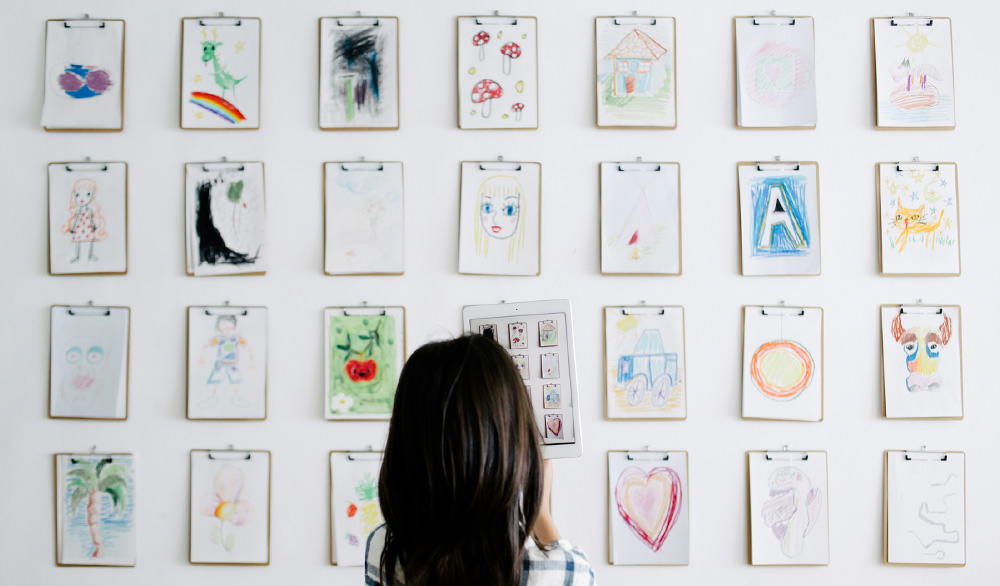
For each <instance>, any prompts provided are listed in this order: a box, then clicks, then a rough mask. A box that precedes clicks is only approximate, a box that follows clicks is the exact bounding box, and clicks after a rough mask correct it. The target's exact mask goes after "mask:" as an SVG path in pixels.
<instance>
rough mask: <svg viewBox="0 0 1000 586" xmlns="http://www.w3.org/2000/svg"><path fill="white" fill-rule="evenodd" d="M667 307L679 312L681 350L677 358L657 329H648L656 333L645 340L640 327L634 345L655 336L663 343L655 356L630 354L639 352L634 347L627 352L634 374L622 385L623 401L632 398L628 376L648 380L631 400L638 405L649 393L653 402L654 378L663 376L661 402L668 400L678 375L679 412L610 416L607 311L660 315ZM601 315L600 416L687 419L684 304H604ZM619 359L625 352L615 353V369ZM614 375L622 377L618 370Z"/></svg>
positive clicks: (649, 342) (650, 341)
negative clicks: (602, 340) (619, 354)
mask: <svg viewBox="0 0 1000 586" xmlns="http://www.w3.org/2000/svg"><path fill="white" fill-rule="evenodd" d="M668 311H670V312H671V313H673V312H675V311H679V312H680V320H681V344H682V348H681V351H682V356H681V358H680V359H679V360H678V359H677V356H676V354H677V353H676V352H669V350H670V348H667V347H666V345H664V344H663V341H662V337H661V336H659V333H660V332H659V331H658V330H651V331H652V332H653V333H655V334H657V336H656V337H655V338H654V337H653V336H649V337H648V340H647V336H646V332H645V331H644V332H643V333H642V335H641V336H640V338H639V340H638V341H637V342H636V345H635V346H636V348H638V347H640V346H645V345H650V346H655V345H656V344H657V339H658V340H659V345H660V346H661V347H663V353H662V354H661V355H660V356H655V357H653V356H648V357H647V356H633V355H638V354H640V352H637V351H636V349H633V350H632V353H633V355H629V356H628V358H630V359H632V360H629V361H628V364H629V365H630V367H631V368H633V369H634V370H633V372H632V374H634V375H635V376H633V377H630V380H629V381H628V384H627V386H626V389H625V393H626V402H627V404H629V405H632V401H630V400H629V398H628V394H629V389H628V386H629V385H631V384H632V380H634V379H637V378H640V377H641V378H643V379H645V380H646V381H648V382H646V384H645V385H644V386H643V390H642V393H641V396H640V397H639V400H638V401H637V402H636V403H635V405H636V406H638V405H641V404H642V403H643V402H645V401H646V400H647V399H646V396H647V395H648V396H649V399H648V400H649V403H650V405H651V406H654V405H653V397H654V394H655V393H656V392H657V391H660V389H659V388H658V387H659V385H658V384H657V381H660V380H663V381H666V389H665V390H666V391H667V397H664V398H663V399H662V400H663V401H664V406H666V404H667V402H669V400H670V399H669V396H670V394H672V389H673V387H674V386H677V384H676V383H677V379H679V378H681V382H682V383H683V387H682V389H681V397H682V403H683V408H682V414H681V415H680V416H676V415H673V416H671V415H666V414H664V415H661V416H652V415H650V416H648V417H621V416H619V417H612V416H611V401H612V395H613V394H615V390H616V389H614V388H609V385H611V372H610V366H611V365H610V363H609V361H608V346H609V344H610V343H611V339H610V334H609V332H610V329H609V328H610V324H609V323H608V317H609V316H610V315H612V314H617V312H621V315H622V316H625V315H630V314H632V315H636V314H646V315H661V316H666V315H667V312H668ZM603 317H604V344H603V354H602V355H603V362H604V390H605V392H604V419H605V420H606V421H663V420H667V421H685V420H686V419H687V387H688V370H687V330H686V328H685V323H684V321H685V320H684V307H683V306H682V305H645V304H643V305H639V306H605V307H604V311H603ZM671 355H673V359H672V360H671ZM623 361H625V356H621V357H619V359H618V366H617V367H616V370H617V369H618V368H622V366H623V364H622V363H623ZM661 365H662V366H661ZM644 367H645V368H644ZM678 369H679V370H680V372H678ZM638 371H641V372H638ZM654 371H656V372H654ZM660 371H662V372H660ZM616 376H617V380H618V381H621V380H622V379H621V377H622V374H621V373H618V372H616ZM682 377H683V378H682ZM640 384H641V383H640ZM659 402H660V400H659V399H658V400H657V401H656V403H659ZM654 407H655V406H654Z"/></svg>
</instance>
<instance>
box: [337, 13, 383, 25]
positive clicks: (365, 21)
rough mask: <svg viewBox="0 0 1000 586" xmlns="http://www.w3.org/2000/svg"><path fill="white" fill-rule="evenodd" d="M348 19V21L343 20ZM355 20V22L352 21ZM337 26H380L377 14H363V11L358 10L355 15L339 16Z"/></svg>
mask: <svg viewBox="0 0 1000 586" xmlns="http://www.w3.org/2000/svg"><path fill="white" fill-rule="evenodd" d="M343 21H347V22H343ZM351 21H354V22H351ZM337 26H378V17H377V16H368V17H364V16H361V11H360V10H358V11H357V12H355V13H354V16H341V17H338V18H337Z"/></svg>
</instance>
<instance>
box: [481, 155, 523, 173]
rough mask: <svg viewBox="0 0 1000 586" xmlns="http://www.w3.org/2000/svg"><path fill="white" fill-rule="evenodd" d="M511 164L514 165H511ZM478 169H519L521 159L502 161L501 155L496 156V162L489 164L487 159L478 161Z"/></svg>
mask: <svg viewBox="0 0 1000 586" xmlns="http://www.w3.org/2000/svg"><path fill="white" fill-rule="evenodd" d="M511 165H514V166H513V167H511ZM479 170H480V171H520V170H521V161H507V162H504V160H503V157H497V162H496V163H495V164H491V163H489V162H487V161H482V162H480V163H479Z"/></svg>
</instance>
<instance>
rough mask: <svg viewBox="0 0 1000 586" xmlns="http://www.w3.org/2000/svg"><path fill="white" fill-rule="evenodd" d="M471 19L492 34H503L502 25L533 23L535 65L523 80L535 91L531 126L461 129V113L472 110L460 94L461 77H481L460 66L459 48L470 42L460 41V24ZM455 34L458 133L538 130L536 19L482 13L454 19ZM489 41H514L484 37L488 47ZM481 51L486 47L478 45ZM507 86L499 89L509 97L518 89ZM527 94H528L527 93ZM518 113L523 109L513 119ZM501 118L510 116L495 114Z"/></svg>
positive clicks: (461, 90) (510, 85) (462, 127)
mask: <svg viewBox="0 0 1000 586" xmlns="http://www.w3.org/2000/svg"><path fill="white" fill-rule="evenodd" d="M470 20H471V21H473V23H474V26H476V27H483V28H484V30H485V31H487V32H488V33H493V32H494V31H497V32H502V31H501V30H500V29H499V27H500V26H503V25H504V24H506V25H508V26H516V25H517V23H518V21H531V22H532V23H533V28H534V33H535V34H534V36H535V38H534V40H533V44H534V48H535V59H534V61H535V62H534V67H535V75H534V78H530V77H529V78H525V79H524V80H523V81H524V82H525V83H527V84H530V85H532V86H533V89H534V94H535V108H536V109H537V110H539V111H538V112H536V113H535V125H534V126H498V125H496V123H494V125H493V126H479V127H473V126H462V112H463V111H471V109H470V108H469V106H470V105H472V104H470V103H469V102H468V101H467V100H466V99H464V98H465V97H466V95H465V93H464V92H463V89H462V88H463V85H464V84H463V80H464V77H463V76H470V75H471V76H473V77H475V76H476V75H481V74H477V73H476V72H472V71H470V68H465V67H463V65H462V46H463V45H464V43H466V42H471V41H473V39H472V38H470V39H463V38H462V22H463V21H466V22H468V21H470ZM516 32H521V31H516ZM455 34H456V38H457V41H456V43H455V71H456V72H457V80H456V84H455V85H456V88H457V90H458V91H457V94H458V95H457V100H456V104H457V105H458V107H457V108H456V110H455V119H456V123H457V126H458V128H459V130H538V125H539V121H540V118H541V113H540V110H541V107H540V105H539V102H538V96H539V92H538V79H539V71H538V62H539V61H538V53H539V50H538V46H539V43H538V19H537V18H536V17H534V16H516V15H504V14H498V13H497V12H496V11H494V13H493V14H490V15H486V14H482V15H471V16H459V17H457V18H456V19H455ZM526 34H527V33H523V35H526ZM476 36H477V35H473V37H476ZM490 38H493V42H497V43H498V41H500V40H502V41H503V43H508V42H509V41H511V40H513V39H511V38H510V36H509V35H508V38H507V39H503V38H502V37H498V35H497V34H487V36H486V39H487V41H486V43H487V44H488V43H489V42H490V41H489V40H488V39H490ZM524 38H525V37H524V36H522V37H521V38H519V39H517V40H518V41H520V40H522V39H524ZM480 40H481V39H479V38H476V39H475V41H476V46H480V45H482V43H480V42H479V41H480ZM498 44H499V43H498ZM480 49H481V50H484V51H485V50H486V45H482V46H480ZM501 49H502V47H497V48H496V50H498V51H500V50H501ZM518 55H520V52H519V53H518ZM517 58H518V59H521V58H522V57H517ZM485 81H489V80H485ZM508 85H509V89H508V88H504V87H503V86H501V89H502V91H504V92H508V95H512V94H511V90H512V89H513V90H515V91H516V87H517V86H516V83H513V82H508ZM483 89H484V90H488V89H490V88H489V87H488V86H483ZM528 91H530V90H528ZM522 92H523V90H522ZM522 92H517V93H522ZM529 95H530V94H529ZM497 97H502V96H501V95H500V94H497ZM482 103H483V102H481V103H480V104H482ZM485 103H486V104H489V99H487V101H486V102H485ZM514 105H516V104H514ZM522 106H523V104H522ZM480 107H482V106H481V105H480V106H477V107H476V108H475V110H479V108H480ZM521 112H522V110H517V111H516V113H515V114H514V116H515V119H516V118H517V117H518V116H521V115H522V114H521ZM472 115H473V114H470V116H472ZM475 115H477V116H478V115H480V114H475ZM503 115H507V116H510V114H505V113H504V114H500V113H498V114H497V118H498V119H501V120H502V119H503V118H500V116H503Z"/></svg>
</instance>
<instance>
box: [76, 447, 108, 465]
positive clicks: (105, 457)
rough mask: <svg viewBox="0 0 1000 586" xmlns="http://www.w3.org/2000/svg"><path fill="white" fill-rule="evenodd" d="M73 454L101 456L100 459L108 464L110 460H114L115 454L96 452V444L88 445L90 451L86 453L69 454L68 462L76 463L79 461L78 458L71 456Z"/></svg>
mask: <svg viewBox="0 0 1000 586" xmlns="http://www.w3.org/2000/svg"><path fill="white" fill-rule="evenodd" d="M74 455H77V456H84V455H86V456H94V457H98V458H101V460H102V461H106V462H107V463H108V464H110V463H111V462H114V461H115V455H114V454H110V453H109V454H98V453H97V446H90V452H88V453H87V454H70V459H69V461H70V463H72V464H77V463H79V462H80V460H79V459H77V458H73V457H72V456H74Z"/></svg>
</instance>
